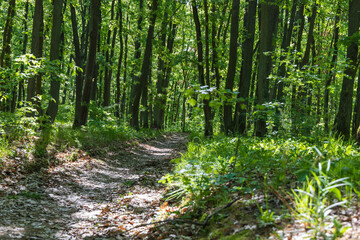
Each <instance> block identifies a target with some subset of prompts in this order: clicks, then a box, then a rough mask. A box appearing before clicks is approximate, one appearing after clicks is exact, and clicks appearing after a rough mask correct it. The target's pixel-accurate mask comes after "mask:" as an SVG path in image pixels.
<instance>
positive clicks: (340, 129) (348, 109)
mask: <svg viewBox="0 0 360 240" xmlns="http://www.w3.org/2000/svg"><path fill="white" fill-rule="evenodd" d="M348 24H349V25H348V36H349V38H351V37H353V36H354V35H355V34H357V32H358V31H359V24H360V0H350V2H349V23H348ZM357 54H358V44H357V42H356V41H355V40H354V39H352V40H351V41H350V44H349V45H348V47H347V55H346V57H347V59H348V66H347V67H346V69H345V72H344V74H345V75H344V78H343V83H342V89H341V94H340V103H339V109H338V112H337V114H336V118H335V131H336V132H337V134H338V135H340V136H344V138H345V139H349V137H350V123H351V114H352V103H353V99H352V98H353V90H354V78H355V74H356V66H357Z"/></svg>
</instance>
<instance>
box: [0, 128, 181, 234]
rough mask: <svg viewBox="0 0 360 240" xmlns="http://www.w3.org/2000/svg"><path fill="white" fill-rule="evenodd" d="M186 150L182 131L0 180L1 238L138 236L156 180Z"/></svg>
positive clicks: (154, 207) (157, 193)
mask: <svg viewBox="0 0 360 240" xmlns="http://www.w3.org/2000/svg"><path fill="white" fill-rule="evenodd" d="M185 150H186V135H184V134H167V135H164V136H161V137H158V138H156V139H152V140H149V141H147V142H141V143H139V144H137V145H135V146H133V147H129V148H127V149H123V148H119V149H116V148H114V147H112V148H111V150H109V149H107V150H106V151H105V152H102V153H101V154H98V155H97V156H93V157H92V158H90V157H88V156H86V155H84V157H82V158H81V159H78V161H75V162H70V163H66V164H63V165H61V166H57V167H55V168H52V169H49V170H48V171H47V172H43V173H37V174H32V175H29V176H27V177H26V178H24V179H22V180H21V181H19V182H12V180H11V179H4V180H3V181H1V182H0V184H1V185H0V192H1V193H3V194H2V195H0V206H1V208H0V239H142V237H141V236H145V235H146V231H147V228H143V229H140V230H137V231H136V232H135V231H133V232H126V230H127V229H129V228H131V227H132V226H136V225H138V224H143V223H148V222H151V221H152V219H154V217H156V214H157V211H158V209H159V207H160V205H161V202H160V201H161V197H162V194H163V193H164V187H163V186H162V185H160V184H158V183H157V182H158V180H159V179H160V178H161V177H162V176H163V175H164V174H166V173H167V172H169V171H170V168H171V164H170V163H169V161H170V160H171V159H174V158H176V157H178V156H179V153H180V152H182V151H185Z"/></svg>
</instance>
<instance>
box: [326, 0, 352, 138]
mask: <svg viewBox="0 0 360 240" xmlns="http://www.w3.org/2000/svg"><path fill="white" fill-rule="evenodd" d="M340 13H341V5H340V2H339V3H338V6H337V10H336V15H335V24H334V42H333V47H334V52H333V56H332V59H331V63H330V66H329V74H328V75H327V76H326V82H325V93H324V122H325V132H328V131H329V122H330V116H329V93H330V89H329V88H330V85H331V80H332V79H333V77H334V76H335V74H336V69H335V68H336V62H337V59H338V42H339V29H340V26H339V21H340ZM358 89H359V88H358Z"/></svg>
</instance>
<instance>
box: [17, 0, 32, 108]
mask: <svg viewBox="0 0 360 240" xmlns="http://www.w3.org/2000/svg"><path fill="white" fill-rule="evenodd" d="M28 14H29V0H27V1H26V3H25V15H24V20H23V24H24V32H25V34H24V41H23V49H22V54H26V49H27V45H28V34H27V31H28V25H27V21H28ZM20 71H21V72H24V64H22V65H21V70H20ZM24 85H25V82H24V80H20V82H19V90H18V103H19V102H21V101H23V100H25V86H24ZM18 107H20V105H19V106H18Z"/></svg>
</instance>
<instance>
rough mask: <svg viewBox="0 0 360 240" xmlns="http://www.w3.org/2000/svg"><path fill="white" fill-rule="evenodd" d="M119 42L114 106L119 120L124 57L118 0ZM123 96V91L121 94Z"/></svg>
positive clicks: (121, 17) (120, 10)
mask: <svg viewBox="0 0 360 240" xmlns="http://www.w3.org/2000/svg"><path fill="white" fill-rule="evenodd" d="M119 19H120V20H119V38H120V39H119V40H120V54H119V60H118V65H117V72H116V94H115V104H116V112H115V116H116V117H117V118H120V96H121V92H120V91H121V90H120V89H121V83H120V75H121V65H122V59H123V55H124V38H123V13H122V3H121V0H119ZM123 94H125V91H124V92H123Z"/></svg>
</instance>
